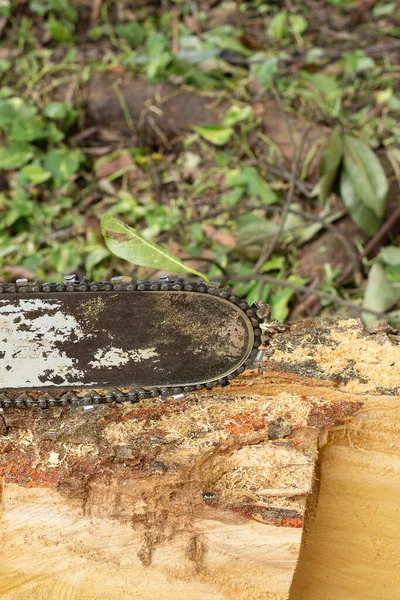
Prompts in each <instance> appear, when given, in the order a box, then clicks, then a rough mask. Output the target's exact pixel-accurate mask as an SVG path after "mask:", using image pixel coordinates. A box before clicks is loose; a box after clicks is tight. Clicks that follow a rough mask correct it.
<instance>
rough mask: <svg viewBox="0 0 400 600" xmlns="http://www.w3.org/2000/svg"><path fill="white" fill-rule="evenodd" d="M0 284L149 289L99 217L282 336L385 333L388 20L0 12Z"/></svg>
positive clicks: (136, 6)
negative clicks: (299, 328) (265, 305)
mask: <svg viewBox="0 0 400 600" xmlns="http://www.w3.org/2000/svg"><path fill="white" fill-rule="evenodd" d="M0 32H1V35H2V43H1V47H0V74H1V89H0V169H1V172H0V275H1V278H2V282H3V283H7V282H10V281H14V280H15V279H16V278H19V277H27V278H28V279H35V278H39V279H42V280H49V281H57V280H59V279H60V277H62V276H63V275H64V274H67V273H72V272H76V273H78V274H80V275H83V274H85V275H87V276H88V277H89V278H90V279H93V280H104V279H109V278H110V277H111V276H116V275H131V276H134V277H136V278H149V277H153V276H155V275H156V274H157V273H155V272H154V270H151V269H146V268H143V267H137V266H136V267H134V266H132V265H130V264H129V263H127V262H123V261H121V260H120V259H119V258H117V257H116V256H114V255H112V254H111V253H110V250H109V249H108V247H107V245H106V244H105V241H104V238H103V236H102V234H101V229H100V220H101V218H102V216H103V215H104V214H106V213H107V214H108V215H112V216H115V217H118V218H119V219H121V220H122V221H124V222H125V223H126V224H128V225H130V226H132V227H134V228H136V229H137V230H139V231H140V232H141V233H142V234H144V235H145V236H147V237H148V238H150V239H151V240H153V241H154V242H157V243H161V244H162V245H164V247H166V248H167V249H168V250H169V251H170V252H171V253H172V254H174V255H176V256H178V257H179V258H180V259H181V260H182V261H183V262H184V263H185V264H187V265H188V266H189V268H191V269H196V270H199V271H202V272H203V273H205V274H207V275H208V276H209V277H211V278H213V279H218V280H220V281H222V282H223V283H224V284H226V285H231V286H232V287H233V288H234V289H235V291H236V292H237V293H238V294H240V295H243V296H245V297H247V299H248V300H249V302H252V301H255V300H262V301H264V302H269V303H270V304H271V307H272V317H273V318H274V319H279V320H282V321H285V320H287V319H289V320H295V319H299V318H304V317H313V316H316V315H325V316H327V315H334V314H337V313H338V312H341V313H342V314H343V313H344V314H348V315H352V316H355V315H357V316H362V318H363V320H364V321H365V323H366V325H367V326H373V325H374V324H375V323H376V321H377V320H379V319H381V318H385V319H388V320H389V321H390V322H392V323H393V324H398V323H399V321H400V304H399V300H400V248H399V247H398V241H399V236H400V203H399V197H400V187H399V186H400V148H399V141H400V125H399V115H400V60H399V59H400V5H399V3H398V2H396V1H393V2H390V1H389V2H388V1H373V0H356V1H351V0H325V1H323V0H302V1H300V2H292V1H291V0H285V1H283V0H282V1H275V2H274V1H271V2H265V1H261V0H252V1H247V2H240V1H237V2H235V1H231V2H221V1H218V0H193V1H190V2H189V1H186V0H183V1H179V0H175V1H168V0H160V1H152V2H147V1H145V0H119V1H111V0H75V2H74V1H73V0H0Z"/></svg>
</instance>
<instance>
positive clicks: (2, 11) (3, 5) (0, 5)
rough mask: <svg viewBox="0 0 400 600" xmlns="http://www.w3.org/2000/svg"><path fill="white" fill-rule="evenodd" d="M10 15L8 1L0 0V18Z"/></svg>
mask: <svg viewBox="0 0 400 600" xmlns="http://www.w3.org/2000/svg"><path fill="white" fill-rule="evenodd" d="M10 14H11V3H10V0H0V17H9V16H10Z"/></svg>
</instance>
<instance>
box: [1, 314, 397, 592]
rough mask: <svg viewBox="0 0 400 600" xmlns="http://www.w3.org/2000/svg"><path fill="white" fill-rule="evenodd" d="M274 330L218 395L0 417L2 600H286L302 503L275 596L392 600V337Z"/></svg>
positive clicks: (333, 323) (326, 328)
mask: <svg viewBox="0 0 400 600" xmlns="http://www.w3.org/2000/svg"><path fill="white" fill-rule="evenodd" d="M278 329H280V331H278V330H274V328H273V327H272V326H271V325H270V326H268V325H267V326H266V330H265V338H266V340H267V338H269V339H270V341H269V343H268V345H267V353H266V358H265V359H264V361H263V363H262V365H261V366H260V368H259V369H258V370H256V371H247V372H246V373H244V374H243V375H242V376H241V377H240V378H238V379H236V380H234V381H233V382H232V384H231V386H230V388H224V389H221V390H218V389H217V390H214V391H212V392H210V393H207V394H205V393H201V394H200V393H199V394H191V395H188V396H187V397H186V398H185V399H184V400H183V401H181V402H179V401H169V402H166V403H163V402H161V401H159V400H154V401H144V402H142V403H140V404H136V405H129V406H126V405H121V406H115V405H114V406H105V407H103V406H102V407H99V408H98V409H97V410H96V411H95V412H93V413H89V414H87V413H82V412H81V410H75V411H74V410H71V409H66V408H63V409H53V410H51V411H44V412H37V411H36V410H34V409H33V410H31V411H30V410H9V411H7V412H5V413H4V417H3V418H2V422H1V424H0V425H1V428H0V451H1V454H0V475H1V477H2V481H3V493H2V499H3V512H2V519H1V525H0V539H1V546H0V564H1V570H2V576H1V578H0V597H1V598H2V600H26V599H27V598H35V599H40V600H42V599H43V600H44V599H46V600H50V599H53V598H54V600H55V599H56V598H57V599H58V598H68V599H69V598H71V599H72V598H74V599H78V598H79V599H80V600H81V599H85V600H86V599H87V600H103V599H106V598H107V599H109V598H113V599H114V598H115V599H120V598H121V599H122V598H123V599H124V600H130V599H132V600H133V599H135V600H138V599H139V600H147V599H149V600H150V598H151V599H152V598H154V596H155V595H157V594H158V595H159V596H160V597H162V598H163V599H168V598H171V599H172V598H174V599H180V598H182V600H183V599H186V598H190V599H197V598H198V599H200V598H202V600H204V599H207V600H214V599H215V600H217V599H218V598H226V599H228V598H229V599H230V600H231V599H232V600H236V599H237V600H239V599H240V600H254V599H257V598H263V599H264V598H266V599H268V600H283V599H287V598H289V594H290V587H291V584H292V579H293V574H294V571H295V567H296V563H297V559H298V554H299V552H300V549H301V536H302V531H303V519H304V514H305V510H306V506H307V507H308V510H307V519H306V531H305V536H304V547H303V549H302V550H301V557H300V562H299V568H298V571H297V574H296V576H295V578H294V582H293V586H292V592H291V598H293V600H294V599H295V600H298V599H302V598H307V599H308V600H320V598H327V599H330V598H332V599H333V598H338V597H340V598H341V599H343V598H344V599H345V600H350V599H351V600H356V598H357V600H359V598H363V599H364V598H366V599H369V598H371V599H372V598H382V599H383V598H387V597H391V598H397V597H398V596H396V593H398V592H396V590H395V586H394V585H393V586H392V585H391V584H389V581H390V580H389V573H390V571H391V565H394V564H395V563H396V561H398V560H399V558H400V556H399V555H400V550H398V549H399V548H400V544H399V537H400V534H399V533H398V527H395V524H396V521H395V519H396V509H397V498H398V493H397V486H398V483H399V482H398V472H400V468H399V467H400V462H399V450H398V444H397V442H396V439H395V437H394V436H395V435H396V433H397V430H398V426H397V420H394V419H395V418H396V416H397V415H398V414H399V409H398V408H397V402H398V395H399V379H400V378H399V366H398V365H399V364H400V345H399V340H400V337H399V335H398V334H397V333H395V332H393V331H392V330H390V329H381V330H378V331H377V332H376V333H370V334H368V333H366V332H364V330H363V328H362V325H361V324H360V322H359V321H356V320H351V319H349V320H345V319H337V320H319V321H309V322H304V323H298V324H296V325H293V326H291V327H287V328H283V329H284V330H282V327H280V328H278ZM321 446H324V449H323V450H322V451H321V452H320V460H321V465H320V468H321V473H322V480H321V492H320V493H319V481H318V479H319V476H318V471H317V476H315V471H314V468H315V462H316V459H317V456H318V448H319V447H321ZM365 450H367V452H365ZM380 503H381V504H380ZM367 542H368V543H367ZM363 577H364V581H363ZM395 577H398V574H397V573H396V574H395ZM379 581H380V585H379V583H378V582H379ZM368 585H369V586H370V587H368ZM388 585H390V591H391V593H390V595H388ZM363 586H364V587H363ZM385 586H386V588H385ZM364 590H369V591H365V593H364ZM371 590H374V593H372V591H371ZM368 594H369V595H368ZM379 594H380V595H379Z"/></svg>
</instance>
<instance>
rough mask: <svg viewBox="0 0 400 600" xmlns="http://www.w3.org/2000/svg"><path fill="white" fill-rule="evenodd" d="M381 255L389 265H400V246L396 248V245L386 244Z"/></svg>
mask: <svg viewBox="0 0 400 600" xmlns="http://www.w3.org/2000/svg"><path fill="white" fill-rule="evenodd" d="M379 257H380V258H381V259H382V260H383V262H384V263H386V264H387V265H391V266H393V267H397V266H400V248H396V247H395V246H385V247H384V248H381V250H380V252H379Z"/></svg>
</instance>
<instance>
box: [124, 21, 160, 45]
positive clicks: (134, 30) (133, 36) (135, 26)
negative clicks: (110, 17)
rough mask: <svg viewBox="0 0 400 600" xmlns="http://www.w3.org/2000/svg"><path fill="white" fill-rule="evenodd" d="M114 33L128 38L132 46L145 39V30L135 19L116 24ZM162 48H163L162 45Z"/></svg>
mask: <svg viewBox="0 0 400 600" xmlns="http://www.w3.org/2000/svg"><path fill="white" fill-rule="evenodd" d="M115 33H116V34H117V35H119V36H121V37H123V38H125V39H126V40H128V42H129V43H130V44H131V45H132V46H139V45H140V44H142V43H143V42H144V40H145V39H146V31H145V29H144V27H143V26H142V25H140V24H139V23H138V22H137V21H131V22H130V23H124V24H123V25H118V27H116V28H115ZM162 49H163V50H164V47H163V48H162Z"/></svg>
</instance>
